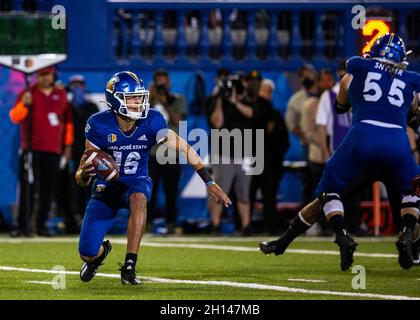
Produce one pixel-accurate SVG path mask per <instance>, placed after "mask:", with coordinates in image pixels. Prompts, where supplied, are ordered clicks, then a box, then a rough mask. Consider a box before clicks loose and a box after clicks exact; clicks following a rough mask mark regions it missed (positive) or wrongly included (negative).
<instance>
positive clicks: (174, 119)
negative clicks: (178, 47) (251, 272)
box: [148, 69, 187, 234]
mask: <svg viewBox="0 0 420 320" xmlns="http://www.w3.org/2000/svg"><path fill="white" fill-rule="evenodd" d="M170 86H171V81H170V78H169V74H168V72H167V71H166V70H164V69H159V70H157V71H156V72H155V73H154V75H153V82H152V84H151V85H150V89H149V91H150V99H149V101H150V106H151V107H152V108H154V109H157V110H159V111H160V112H161V113H162V114H163V116H164V118H165V119H166V121H167V122H168V128H169V129H171V130H173V131H175V132H176V133H177V134H179V121H182V120H183V119H184V118H185V116H186V114H187V107H186V100H185V97H184V96H182V95H180V94H177V93H172V92H171V91H170ZM156 150H157V146H155V147H154V148H152V150H151V154H150V155H151V156H150V160H149V176H150V178H151V179H152V180H153V181H154V184H153V191H152V198H151V200H150V202H149V208H148V210H149V212H151V215H152V218H153V220H154V224H156V225H157V224H158V221H159V224H160V221H163V219H164V220H165V223H166V227H164V228H160V229H159V231H157V232H154V233H159V234H167V233H173V230H174V227H175V222H176V218H177V214H178V212H177V204H176V199H177V195H178V182H179V178H180V172H181V171H180V167H179V166H180V165H179V161H178V154H176V156H175V155H172V154H171V153H168V157H167V158H168V160H169V163H168V164H165V165H163V164H160V163H159V162H158V161H157V159H156ZM172 157H175V158H172ZM169 158H170V159H169ZM159 181H161V182H162V183H163V190H164V192H165V199H166V203H165V210H163V211H162V210H157V209H156V208H155V202H156V193H157V190H158V186H159Z"/></svg>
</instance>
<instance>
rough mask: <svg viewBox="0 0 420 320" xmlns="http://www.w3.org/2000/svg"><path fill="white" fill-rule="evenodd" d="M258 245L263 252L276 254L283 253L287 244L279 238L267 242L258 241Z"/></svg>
mask: <svg viewBox="0 0 420 320" xmlns="http://www.w3.org/2000/svg"><path fill="white" fill-rule="evenodd" d="M259 247H260V251H262V252H263V253H265V254H270V253H274V254H275V255H276V256H278V255H280V254H283V253H284V252H285V251H286V249H287V245H285V243H284V242H283V241H282V239H281V238H279V239H277V240H273V241H269V242H267V241H262V242H260V243H259Z"/></svg>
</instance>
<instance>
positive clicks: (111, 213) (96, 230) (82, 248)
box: [79, 199, 117, 257]
mask: <svg viewBox="0 0 420 320" xmlns="http://www.w3.org/2000/svg"><path fill="white" fill-rule="evenodd" d="M116 215H117V211H115V210H113V209H111V208H110V207H109V206H107V205H106V204H105V203H104V202H102V201H100V200H97V199H90V200H89V203H88V205H87V208H86V213H85V217H84V218H83V224H82V230H81V231H80V238H79V254H80V255H81V256H87V257H95V256H97V255H98V252H99V249H100V247H101V244H102V242H103V240H104V237H105V235H106V233H107V232H108V230H109V229H110V228H111V226H112V224H113V223H114V220H115V217H116Z"/></svg>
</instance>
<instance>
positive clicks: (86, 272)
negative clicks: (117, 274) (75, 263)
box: [80, 240, 112, 282]
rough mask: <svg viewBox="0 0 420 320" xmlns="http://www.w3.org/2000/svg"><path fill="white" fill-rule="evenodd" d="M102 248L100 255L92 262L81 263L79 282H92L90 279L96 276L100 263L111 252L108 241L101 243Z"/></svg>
mask: <svg viewBox="0 0 420 320" xmlns="http://www.w3.org/2000/svg"><path fill="white" fill-rule="evenodd" d="M102 246H103V248H104V251H103V253H102V255H101V256H100V257H98V258H96V259H95V260H93V261H92V262H85V263H83V265H82V267H81V268H80V280H82V281H83V282H89V281H90V280H92V278H93V277H94V276H95V275H96V272H97V271H98V268H99V266H101V265H103V263H102V262H103V261H104V260H105V258H106V256H107V255H108V254H109V253H110V251H111V250H112V246H111V243H110V242H109V240H106V241H104V242H102Z"/></svg>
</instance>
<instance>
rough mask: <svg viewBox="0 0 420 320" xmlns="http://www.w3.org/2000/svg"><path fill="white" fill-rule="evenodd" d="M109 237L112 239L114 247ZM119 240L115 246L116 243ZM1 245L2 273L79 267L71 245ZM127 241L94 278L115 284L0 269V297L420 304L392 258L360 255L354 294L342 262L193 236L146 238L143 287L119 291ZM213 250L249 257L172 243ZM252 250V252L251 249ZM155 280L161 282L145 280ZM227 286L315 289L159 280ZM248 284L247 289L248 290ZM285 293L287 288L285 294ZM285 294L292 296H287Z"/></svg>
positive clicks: (416, 274)
mask: <svg viewBox="0 0 420 320" xmlns="http://www.w3.org/2000/svg"><path fill="white" fill-rule="evenodd" d="M113 239H114V241H112V240H113ZM115 239H117V240H115ZM0 240H2V241H0V268H1V267H15V268H28V269H42V270H44V269H45V270H50V269H52V268H53V267H54V266H57V265H61V266H63V267H64V268H65V270H66V271H73V272H78V271H79V269H80V266H81V261H80V259H79V257H78V252H77V240H76V239H73V240H72V239H69V240H68V241H67V240H66V239H63V238H61V239H59V240H60V241H63V242H57V241H55V240H54V239H48V240H47V241H48V242H38V241H37V239H33V240H31V239H28V240H23V241H22V243H19V242H18V241H16V240H13V241H14V242H9V241H8V239H7V238H4V237H3V238H1V239H0ZM123 240H124V238H111V243H113V249H112V252H111V253H110V255H109V256H108V257H107V259H106V260H105V264H104V265H103V266H101V268H100V270H99V273H105V274H113V275H116V276H115V278H110V277H103V276H100V275H97V276H96V277H95V278H94V279H93V280H92V281H91V282H89V283H83V282H81V281H80V279H79V276H78V274H75V275H73V274H66V275H65V284H66V288H65V289H61V290H57V289H54V288H53V287H52V285H50V284H35V283H29V282H27V281H53V280H55V277H56V276H57V275H55V274H48V273H40V272H28V271H29V270H28V271H24V272H22V271H17V270H14V271H5V270H1V269H0V299H124V300H127V299H147V300H149V299H159V300H166V299H217V300H219V299H221V300H223V299H245V300H246V299H372V298H369V297H362V296H355V297H347V296H337V295H332V294H321V293H319V291H328V292H347V293H348V292H353V293H356V294H367V293H373V294H381V295H392V296H397V295H401V296H408V297H417V298H420V280H419V279H420V267H413V268H412V269H410V270H402V269H401V268H400V267H399V265H398V262H397V258H394V257H393V258H389V257H379V258H378V257H358V256H355V263H354V265H361V266H363V267H364V268H365V270H366V289H353V287H352V279H353V277H354V276H355V275H356V274H353V273H352V272H351V270H348V271H347V272H342V271H341V270H340V268H339V256H338V255H329V254H305V253H290V252H289V253H288V252H286V254H284V255H281V256H274V255H270V256H265V255H263V254H262V253H260V252H258V251H257V249H256V248H257V245H258V241H257V240H256V241H248V240H246V239H244V240H243V241H242V240H241V239H237V238H235V239H233V238H232V239H231V238H225V239H219V241H216V242H215V241H213V240H212V239H209V241H206V239H202V238H197V239H196V240H195V239H194V238H190V239H187V240H188V241H184V242H182V241H181V240H179V239H177V238H174V239H172V240H173V241H172V240H171V239H170V238H163V239H161V238H151V237H149V238H147V239H145V240H144V241H145V244H146V245H145V246H143V247H142V248H141V253H140V257H139V262H138V266H137V270H138V275H139V276H140V278H144V277H146V279H145V283H144V285H142V286H123V285H121V283H120V279H119V278H118V274H119V271H118V268H119V267H118V264H117V263H118V262H123V259H124V255H125V245H124V244H123V243H122V241H123ZM148 243H149V244H150V243H152V244H153V243H158V244H159V243H162V244H165V245H169V247H152V246H149V245H147V244H148ZM184 244H185V245H191V244H200V245H212V246H226V247H228V248H226V249H229V247H233V248H236V247H243V248H252V251H235V250H215V249H209V248H200V249H199V248H183V247H171V245H177V246H179V245H181V246H183V245H184ZM254 249H255V251H254ZM290 249H307V250H327V251H337V246H336V245H335V244H334V243H333V242H332V241H331V240H330V239H321V238H319V239H314V241H298V242H295V243H293V244H292V245H291V247H290ZM357 252H362V253H384V254H396V253H397V252H396V249H395V245H394V242H393V241H383V242H369V241H362V240H361V241H359V247H358V250H357ZM149 278H159V279H149ZM162 278H163V279H172V280H198V281H219V282H220V281H229V282H235V283H245V284H259V285H270V286H280V287H287V288H301V289H307V290H316V291H317V292H311V293H310V292H306V293H302V292H298V293H296V292H286V291H283V292H282V291H276V290H273V289H270V288H268V289H267V288H266V289H264V290H262V289H257V288H255V287H252V288H251V287H232V286H229V285H228V284H226V283H225V284H223V285H214V284H211V283H204V284H194V283H159V282H155V281H156V280H159V281H161V279H162ZM289 279H309V280H322V281H325V282H315V283H312V282H292V281H290V280H289ZM248 286H249V285H248ZM287 288H286V289H285V290H288V289H287ZM289 291H290V290H289Z"/></svg>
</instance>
